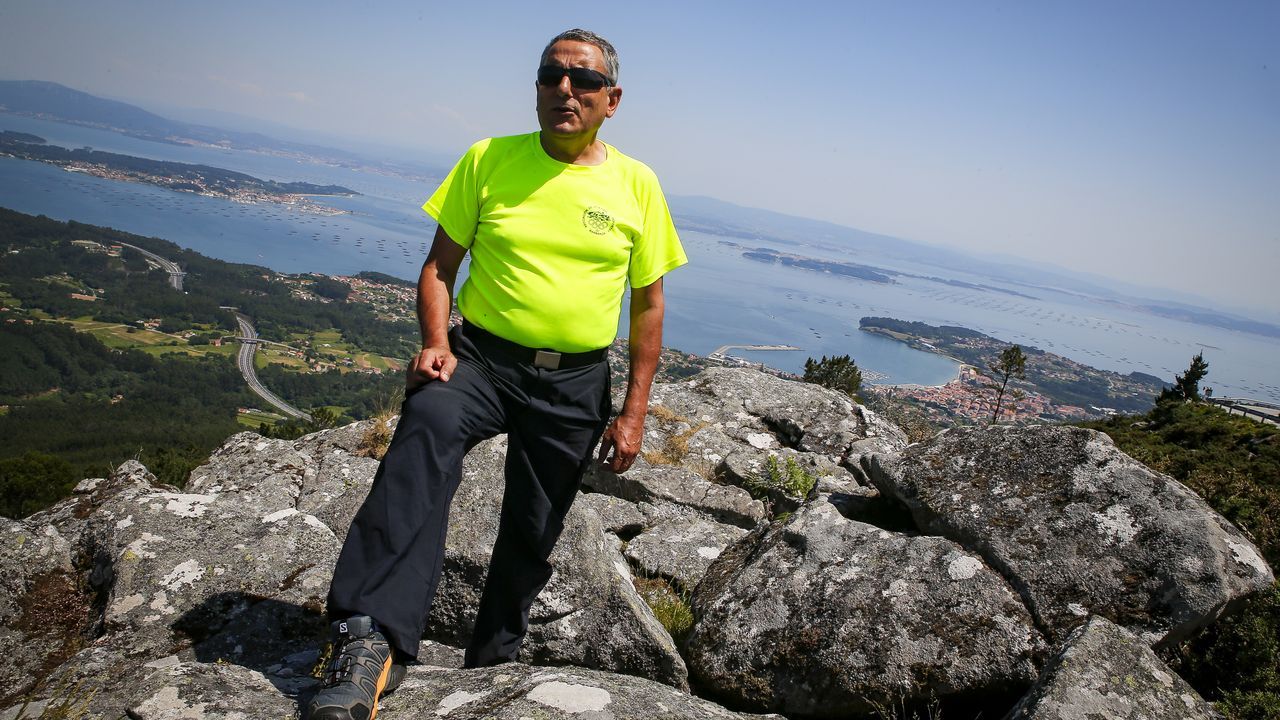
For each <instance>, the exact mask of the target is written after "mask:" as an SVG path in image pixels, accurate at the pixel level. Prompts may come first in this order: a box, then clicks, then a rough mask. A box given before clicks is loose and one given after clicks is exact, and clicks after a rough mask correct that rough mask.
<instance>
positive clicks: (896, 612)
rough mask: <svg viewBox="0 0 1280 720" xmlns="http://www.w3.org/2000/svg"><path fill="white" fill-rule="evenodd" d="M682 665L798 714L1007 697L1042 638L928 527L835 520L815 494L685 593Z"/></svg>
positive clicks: (1013, 599) (733, 692)
mask: <svg viewBox="0 0 1280 720" xmlns="http://www.w3.org/2000/svg"><path fill="white" fill-rule="evenodd" d="M693 612H694V619H695V622H694V627H693V631H692V634H691V635H690V637H689V640H688V642H687V644H686V650H687V658H688V661H689V669H690V674H691V676H692V677H693V678H696V680H697V681H698V683H699V684H700V685H701V686H704V687H706V688H707V689H708V690H709V691H710V692H712V693H713V694H714V695H715V696H716V697H721V698H725V699H726V701H727V702H731V703H733V704H740V705H742V706H745V707H749V708H752V709H757V710H762V711H774V712H781V713H784V714H788V715H790V714H792V713H794V714H796V715H799V716H806V717H845V716H848V715H852V714H858V713H871V712H873V711H874V710H875V707H874V705H873V704H874V703H876V702H879V703H884V704H886V705H891V704H893V703H894V702H900V701H901V702H906V703H908V704H910V703H917V702H924V701H926V700H928V699H929V698H928V693H933V694H936V695H937V697H939V698H941V699H951V698H970V697H982V696H1011V699H1010V701H1012V698H1013V697H1017V696H1018V695H1020V694H1021V691H1022V690H1023V689H1024V688H1026V687H1027V686H1029V685H1030V683H1031V682H1032V681H1033V680H1034V679H1035V676H1036V669H1035V666H1034V664H1033V660H1034V658H1036V657H1037V656H1038V655H1039V654H1041V653H1042V652H1043V641H1042V639H1041V637H1040V634H1039V633H1038V632H1037V631H1036V630H1035V629H1034V627H1033V625H1032V622H1031V617H1030V615H1029V614H1028V613H1027V611H1026V608H1025V607H1023V605H1022V602H1021V600H1020V599H1019V598H1018V596H1017V594H1016V593H1014V592H1013V590H1012V589H1011V588H1009V586H1008V585H1007V584H1006V583H1005V582H1004V580H1003V578H1001V577H1000V576H999V575H998V574H996V573H995V572H993V571H992V570H991V569H990V568H989V567H987V565H986V564H985V563H984V562H983V561H982V560H981V559H980V558H978V557H976V556H975V555H974V554H972V553H970V552H967V551H965V550H964V549H963V548H961V547H960V546H958V545H956V544H955V543H953V542H950V541H948V540H945V539H942V538H936V537H920V536H911V535H906V534H901V533H892V532H888V531H885V530H882V529H880V528H877V527H875V526H872V525H867V524H865V523H861V522H857V521H853V520H849V519H846V518H845V517H844V516H843V515H841V514H840V513H839V511H838V509H837V507H836V506H835V505H833V504H831V503H830V502H829V501H828V500H827V499H825V498H820V499H818V500H814V501H811V502H809V503H806V504H805V505H803V506H802V507H801V508H800V509H799V510H798V511H796V512H795V513H794V514H793V515H791V516H790V517H789V518H787V519H786V520H785V521H783V522H778V523H774V524H773V525H769V526H761V527H760V528H758V529H757V530H755V531H753V532H752V533H751V535H749V536H748V537H747V538H744V539H743V540H742V541H741V542H738V543H737V544H735V545H733V546H732V547H730V548H729V549H728V550H727V551H726V552H725V553H724V554H722V555H721V556H720V558H719V559H718V560H717V561H716V562H715V563H714V564H712V566H711V568H710V569H709V570H708V571H707V574H706V576H705V577H704V578H703V580H702V583H701V584H700V585H698V587H697V589H696V590H695V591H694V595H693Z"/></svg>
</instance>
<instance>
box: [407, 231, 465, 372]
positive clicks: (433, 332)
mask: <svg viewBox="0 0 1280 720" xmlns="http://www.w3.org/2000/svg"><path fill="white" fill-rule="evenodd" d="M466 254H467V249H466V248H464V247H462V246H461V245H459V244H458V243H456V242H454V241H453V239H452V238H450V237H449V235H448V234H447V233H446V232H445V231H444V228H442V227H438V228H436V237H435V240H434V241H432V243H431V252H430V253H428V254H427V261H426V262H424V263H423V264H422V273H421V274H420V275H419V276H418V326H419V328H420V329H421V331H422V349H421V350H419V351H418V354H417V355H415V356H414V358H413V360H412V361H411V362H410V363H409V371H408V375H407V377H406V378H405V382H406V384H407V385H408V387H409V389H413V388H415V387H417V386H419V385H422V384H423V383H426V382H428V381H431V380H436V379H439V380H441V381H443V382H448V381H449V376H450V375H451V374H453V369H454V368H455V367H457V365H458V360H457V358H455V357H454V356H453V351H452V350H450V349H449V310H450V309H451V308H452V307H453V283H454V281H455V280H456V279H457V277H458V267H459V266H461V265H462V258H464V257H466Z"/></svg>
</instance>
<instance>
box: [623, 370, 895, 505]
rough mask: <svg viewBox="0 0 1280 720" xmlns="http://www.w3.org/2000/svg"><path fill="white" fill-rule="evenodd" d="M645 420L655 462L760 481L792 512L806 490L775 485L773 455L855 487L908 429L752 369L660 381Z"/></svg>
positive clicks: (832, 395) (839, 397)
mask: <svg viewBox="0 0 1280 720" xmlns="http://www.w3.org/2000/svg"><path fill="white" fill-rule="evenodd" d="M646 428H647V432H646V435H645V454H644V455H645V458H646V459H647V460H648V461H649V463H650V464H651V465H654V466H676V467H681V468H685V469H686V470H689V471H690V472H692V473H695V474H697V475H700V476H704V477H709V476H715V477H716V478H717V479H719V480H723V481H724V482H727V483H731V484H733V485H737V486H740V487H751V488H755V489H754V490H753V492H757V493H761V492H763V493H766V494H768V496H769V497H770V498H771V499H772V500H773V501H774V502H775V503H781V506H782V507H785V508H786V509H788V510H789V509H792V508H794V507H795V505H796V504H798V502H799V501H800V500H803V499H804V498H802V497H799V495H800V494H802V493H796V492H791V491H789V490H787V489H785V488H783V487H781V486H779V487H771V486H770V483H769V482H768V480H767V479H768V477H769V473H767V472H766V466H767V464H768V462H769V460H770V458H775V462H776V461H783V462H788V461H789V462H793V463H795V464H797V465H798V466H799V467H801V468H803V469H804V470H805V471H806V472H807V473H809V474H810V475H812V476H814V477H816V478H817V479H818V481H819V483H820V484H821V485H822V486H823V488H824V491H826V492H832V491H841V492H853V491H854V490H855V488H856V487H857V486H858V485H859V484H860V483H859V475H860V470H858V459H859V458H860V457H861V456H862V454H864V453H869V452H894V451H897V450H899V449H901V448H903V447H905V446H906V444H907V439H906V436H905V435H904V434H903V432H902V431H901V430H900V429H898V428H897V427H896V426H894V425H892V424H891V423H888V422H886V421H884V420H883V419H881V418H880V417H879V416H878V415H876V414H875V413H873V412H871V411H870V410H867V409H866V408H864V407H862V406H861V405H858V404H856V403H854V402H853V401H852V400H850V398H849V397H848V396H847V395H844V394H843V393H840V392H837V391H834V390H829V389H827V388H824V387H820V386H818V385H813V384H809V383H802V382H796V381H793V380H783V379H781V378H777V377H774V376H773V375H769V374H766V373H761V372H758V371H755V370H751V369H747V368H711V369H709V370H706V371H704V372H702V373H700V374H698V375H696V376H695V377H694V378H692V379H691V380H688V381H685V382H680V383H662V384H658V385H655V386H654V389H653V397H652V404H651V405H650V412H649V422H648V423H647V425H646ZM851 471H852V472H851ZM633 472H634V471H633ZM762 481H763V482H762ZM623 482H626V481H625V480H624V481H623ZM603 491H604V492H613V491H612V490H603ZM737 524H739V525H743V526H744V527H750V526H749V525H744V524H743V523H737Z"/></svg>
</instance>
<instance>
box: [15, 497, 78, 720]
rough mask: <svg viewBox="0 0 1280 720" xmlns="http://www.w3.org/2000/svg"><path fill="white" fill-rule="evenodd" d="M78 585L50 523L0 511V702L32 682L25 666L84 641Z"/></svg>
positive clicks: (59, 657) (52, 660)
mask: <svg viewBox="0 0 1280 720" xmlns="http://www.w3.org/2000/svg"><path fill="white" fill-rule="evenodd" d="M82 585H83V582H82V581H81V580H80V578H79V576H78V574H77V573H76V572H75V568H74V566H73V565H72V561H71V546H70V543H68V542H67V540H66V538H64V537H62V534H61V533H59V532H58V531H57V529H56V528H54V527H53V526H52V525H40V524H28V523H25V522H20V521H16V520H9V519H8V518H3V517H0V657H3V658H4V662H0V707H3V706H5V705H8V704H9V703H11V702H14V701H16V700H17V699H18V698H21V697H22V696H23V695H25V694H26V693H27V692H29V691H30V690H31V689H32V688H33V687H34V686H35V683H36V681H37V680H38V679H39V678H38V677H33V676H32V674H31V673H30V672H29V671H28V668H31V667H40V666H57V665H58V664H59V663H61V662H62V661H63V660H65V659H66V658H67V657H69V656H71V655H72V654H74V653H75V652H76V651H77V650H78V649H79V648H80V645H82V644H83V643H84V642H85V635H86V634H87V633H88V631H89V627H90V624H91V621H90V612H89V607H88V606H89V604H90V602H89V598H88V597H87V595H86V593H85V592H84V590H83V588H82ZM36 714H38V712H37V713H36Z"/></svg>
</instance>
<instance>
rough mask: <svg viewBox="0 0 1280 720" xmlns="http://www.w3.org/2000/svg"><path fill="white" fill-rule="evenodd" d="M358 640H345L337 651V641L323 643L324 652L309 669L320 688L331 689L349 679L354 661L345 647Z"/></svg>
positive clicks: (349, 638)
mask: <svg viewBox="0 0 1280 720" xmlns="http://www.w3.org/2000/svg"><path fill="white" fill-rule="evenodd" d="M359 640H360V639H359V638H351V637H348V638H346V640H345V641H343V642H342V643H341V649H340V650H338V645H339V644H338V642H337V641H330V642H328V643H325V646H324V651H323V652H321V653H320V657H319V658H318V659H317V660H316V664H315V665H314V666H313V667H312V668H311V677H314V678H317V679H319V680H320V686H321V687H326V688H327V687H333V686H334V685H337V684H338V683H340V682H343V681H344V680H346V679H347V678H349V677H350V676H351V667H352V665H353V664H354V663H355V660H354V658H352V657H351V656H350V655H348V654H347V647H349V646H350V645H352V644H353V643H355V642H358V641H359ZM335 650H336V651H337V652H335Z"/></svg>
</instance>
